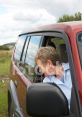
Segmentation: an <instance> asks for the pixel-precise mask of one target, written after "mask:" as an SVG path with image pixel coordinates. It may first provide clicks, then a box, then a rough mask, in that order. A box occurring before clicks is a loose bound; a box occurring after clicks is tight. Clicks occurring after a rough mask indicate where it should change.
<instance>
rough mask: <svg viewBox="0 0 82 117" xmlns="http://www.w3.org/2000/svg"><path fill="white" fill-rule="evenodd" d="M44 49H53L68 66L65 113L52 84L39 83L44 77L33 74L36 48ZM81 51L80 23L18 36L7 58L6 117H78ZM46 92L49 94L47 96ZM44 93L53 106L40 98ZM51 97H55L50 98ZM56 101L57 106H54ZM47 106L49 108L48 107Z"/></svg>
mask: <svg viewBox="0 0 82 117" xmlns="http://www.w3.org/2000/svg"><path fill="white" fill-rule="evenodd" d="M45 46H53V47H54V48H55V49H56V51H57V52H58V54H59V56H60V58H61V61H62V63H69V66H70V73H71V80H72V91H71V102H70V109H69V110H68V109H67V106H66V105H67V104H66V103H67V102H66V98H65V96H63V94H62V93H61V91H58V90H59V89H58V87H57V86H56V84H55V86H53V87H52V85H51V84H43V83H42V80H43V78H44V76H43V75H41V74H39V72H38V73H37V70H38V68H37V67H36V63H35V56H36V53H37V51H38V49H39V48H40V47H45ZM81 51H82V22H81V21H76V22H67V23H58V24H51V25H44V26H40V27H36V28H33V29H31V30H26V31H24V32H22V33H21V34H19V35H18V40H17V43H16V45H15V48H14V51H13V54H12V59H11V69H10V82H9V87H8V114H9V117H30V116H36V117H40V116H41V117H42V116H44V117H61V116H62V117H65V116H66V117H82V89H81V88H82V52H81ZM45 87H47V88H46V90H44V89H45ZM31 89H32V90H31ZM37 89H38V92H37ZM49 89H51V90H52V92H50V93H49V91H50V90H49ZM56 89H57V90H56ZM44 91H45V92H44ZM54 91H55V92H54ZM39 92H40V94H41V95H40V94H39ZM41 92H42V93H41ZM58 92H60V93H58ZM47 93H49V94H51V95H52V97H51V99H52V98H53V99H57V101H54V105H53V104H51V105H50V103H51V100H50V98H49V97H46V99H45V98H44V96H46V95H48V94H47ZM35 94H36V96H35V97H34V95H35ZM53 94H55V96H58V97H54V96H53ZM61 95H62V96H61ZM31 97H33V98H31ZM61 97H62V99H61ZM47 98H48V100H47ZM39 99H40V100H39ZM44 99H45V100H46V104H45V100H44ZM60 100H63V101H60ZM59 101H60V102H61V103H58V102H59ZM29 102H30V103H29ZM35 102H36V103H35ZM40 102H42V103H40ZM49 106H50V108H48V107H49ZM39 107H40V108H39ZM45 112H47V113H45ZM52 113H53V114H52Z"/></svg>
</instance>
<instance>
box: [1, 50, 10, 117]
mask: <svg viewBox="0 0 82 117" xmlns="http://www.w3.org/2000/svg"><path fill="white" fill-rule="evenodd" d="M10 59H11V51H0V117H8V103H7V90H8V89H7V87H8V86H7V85H8V80H4V78H6V77H8V75H9V71H10Z"/></svg>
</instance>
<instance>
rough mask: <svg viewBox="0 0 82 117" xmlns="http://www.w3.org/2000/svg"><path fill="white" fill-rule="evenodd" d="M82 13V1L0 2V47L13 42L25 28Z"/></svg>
mask: <svg viewBox="0 0 82 117" xmlns="http://www.w3.org/2000/svg"><path fill="white" fill-rule="evenodd" d="M76 12H82V0H0V45H1V44H4V43H9V42H15V41H16V40H17V35H18V34H19V33H21V31H22V30H24V29H26V28H31V27H34V26H40V25H44V24H52V23H56V22H57V20H58V18H59V17H61V16H62V15H64V14H69V15H71V14H74V13H76Z"/></svg>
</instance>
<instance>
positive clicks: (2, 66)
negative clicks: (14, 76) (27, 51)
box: [0, 51, 11, 76]
mask: <svg viewBox="0 0 82 117" xmlns="http://www.w3.org/2000/svg"><path fill="white" fill-rule="evenodd" d="M10 59H11V52H10V51H0V76H7V75H9V72H10Z"/></svg>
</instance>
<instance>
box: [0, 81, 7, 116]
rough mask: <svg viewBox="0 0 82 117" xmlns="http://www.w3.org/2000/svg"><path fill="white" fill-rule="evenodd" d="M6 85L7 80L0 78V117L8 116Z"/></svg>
mask: <svg viewBox="0 0 82 117" xmlns="http://www.w3.org/2000/svg"><path fill="white" fill-rule="evenodd" d="M7 85H8V80H0V117H8V103H7V102H8V101H7Z"/></svg>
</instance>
